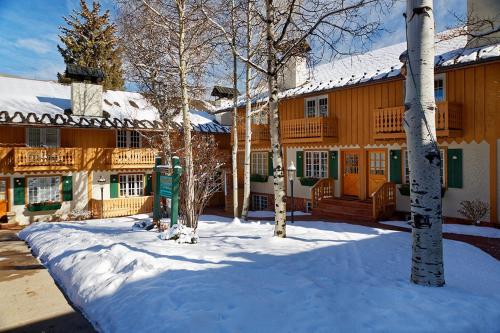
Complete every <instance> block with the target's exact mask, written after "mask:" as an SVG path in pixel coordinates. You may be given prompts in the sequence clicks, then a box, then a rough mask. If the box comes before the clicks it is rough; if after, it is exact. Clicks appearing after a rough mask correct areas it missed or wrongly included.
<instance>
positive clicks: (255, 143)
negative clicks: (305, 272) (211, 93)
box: [238, 36, 500, 222]
mask: <svg viewBox="0 0 500 333" xmlns="http://www.w3.org/2000/svg"><path fill="white" fill-rule="evenodd" d="M466 44H467V38H466V37H465V36H461V37H456V38H453V39H450V40H444V41H441V42H437V43H436V58H435V64H436V67H435V68H436V75H435V97H436V102H437V107H438V111H437V113H436V128H437V137H438V141H439V146H440V148H441V156H442V161H443V164H442V185H443V214H444V215H445V216H448V217H455V218H460V217H461V216H460V215H459V213H458V212H457V210H458V208H459V205H460V202H461V201H463V200H473V199H478V200H481V201H484V202H486V203H488V204H489V205H490V207H491V211H490V214H489V217H488V220H489V221H491V222H498V210H499V208H500V207H499V204H500V202H499V200H498V192H499V191H500V184H499V181H500V164H499V162H498V158H499V156H500V155H499V149H500V145H499V139H500V43H499V42H498V40H497V42H496V43H495V44H493V45H491V44H490V45H482V44H477V43H476V44H475V47H474V48H466ZM405 50H406V43H400V44H396V45H392V46H388V47H384V48H381V49H377V50H374V51H371V52H368V53H365V54H362V55H357V56H353V57H347V58H343V59H340V60H335V61H334V62H332V63H327V64H323V65H320V66H318V67H317V68H315V69H314V70H313V73H312V76H310V77H306V76H304V75H301V73H304V72H307V71H305V70H304V66H305V63H304V62H303V61H298V60H295V61H294V62H293V64H292V65H291V66H289V68H287V72H289V73H287V72H285V74H284V79H283V80H282V81H283V82H284V83H285V84H282V91H281V92H280V97H281V99H280V104H279V112H280V132H281V137H280V139H281V143H282V144H283V155H284V164H285V165H286V166H288V165H289V164H290V162H292V161H293V162H294V164H295V165H296V167H297V178H300V181H299V180H296V181H295V183H294V192H295V198H296V199H295V207H297V208H299V209H302V210H305V211H312V212H313V213H318V214H323V215H329V216H332V217H337V218H345V219H349V218H357V219H363V218H366V219H374V218H379V217H380V216H381V215H387V214H385V213H391V212H392V211H393V210H394V209H396V210H398V211H402V212H408V211H409V208H410V203H409V187H408V175H409V169H408V155H407V151H406V143H405V140H406V139H405V132H404V130H403V126H402V120H403V113H404V106H403V105H404V89H405V78H404V76H403V75H402V74H401V71H400V70H401V67H402V63H401V62H400V61H399V56H400V55H401V54H402V53H403V52H404V51H405ZM293 66H295V67H293ZM290 73H292V74H293V75H291V74H290ZM287 77H289V78H290V79H287ZM290 80H291V81H290ZM255 102H256V103H259V100H258V99H256V101H255ZM240 115H241V119H243V118H244V107H243V106H242V108H241V109H240ZM244 132H245V129H244V123H243V120H242V122H241V124H240V125H239V127H238V133H239V138H238V139H239V140H240V143H239V146H238V147H239V149H240V150H241V151H243V150H244V141H243V140H244ZM242 159H243V154H240V162H241V167H240V169H239V174H240V176H242V174H243V171H242V170H243V168H242ZM272 170H273V168H272V155H271V152H270V140H269V126H268V123H267V116H266V115H263V116H255V117H254V119H253V124H252V154H251V174H252V176H251V181H252V182H251V193H252V194H251V202H252V208H253V209H262V210H265V209H269V210H272V209H273V208H274V207H273V185H272V182H273V181H272ZM285 174H286V173H285ZM286 184H287V187H289V186H288V181H286ZM240 185H241V186H242V179H241V184H240ZM240 192H242V191H240ZM287 195H290V189H289V188H287ZM288 200H289V199H288Z"/></svg>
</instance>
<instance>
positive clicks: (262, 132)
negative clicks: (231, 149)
mask: <svg viewBox="0 0 500 333" xmlns="http://www.w3.org/2000/svg"><path fill="white" fill-rule="evenodd" d="M251 126H252V140H251V145H252V147H254V148H265V147H269V146H270V144H271V140H270V135H269V125H268V124H252V125H251ZM237 129H238V147H239V148H240V149H243V148H244V146H245V135H246V130H245V124H244V123H240V124H238V127H237ZM232 138H233V133H232V132H231V143H232Z"/></svg>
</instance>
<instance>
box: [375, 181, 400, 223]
mask: <svg viewBox="0 0 500 333" xmlns="http://www.w3.org/2000/svg"><path fill="white" fill-rule="evenodd" d="M395 210H396V184H394V183H392V182H387V183H384V184H382V185H381V186H380V187H379V188H378V189H377V190H376V191H375V192H374V193H373V194H372V217H373V219H375V220H376V219H378V218H379V217H380V216H384V217H388V216H390V215H392V213H394V211H395Z"/></svg>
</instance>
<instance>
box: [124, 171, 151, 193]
mask: <svg viewBox="0 0 500 333" xmlns="http://www.w3.org/2000/svg"><path fill="white" fill-rule="evenodd" d="M137 176H141V178H142V187H137V188H136V187H135V186H133V188H132V189H133V190H135V191H137V193H138V194H132V195H130V194H129V193H130V189H131V187H130V180H129V178H131V177H137ZM122 177H125V178H126V181H125V184H126V186H125V189H123V192H124V195H123V194H122V181H121V179H122ZM134 182H137V180H134ZM145 187H146V177H145V175H144V174H143V173H120V174H118V197H119V198H137V197H143V196H145V190H146V189H145Z"/></svg>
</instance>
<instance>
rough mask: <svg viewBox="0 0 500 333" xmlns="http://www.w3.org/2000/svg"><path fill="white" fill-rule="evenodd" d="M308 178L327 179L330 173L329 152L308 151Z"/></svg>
mask: <svg viewBox="0 0 500 333" xmlns="http://www.w3.org/2000/svg"><path fill="white" fill-rule="evenodd" d="M305 154H306V177H310V178H326V175H327V171H328V169H327V168H328V152H326V151H306V152H305Z"/></svg>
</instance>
